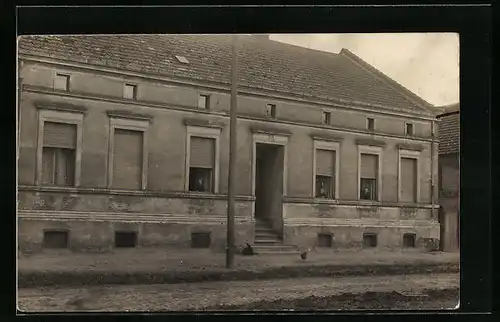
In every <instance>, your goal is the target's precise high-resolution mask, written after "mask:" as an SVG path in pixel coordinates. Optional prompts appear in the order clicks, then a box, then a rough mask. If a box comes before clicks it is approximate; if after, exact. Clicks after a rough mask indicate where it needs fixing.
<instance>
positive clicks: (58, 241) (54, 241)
mask: <svg viewBox="0 0 500 322" xmlns="http://www.w3.org/2000/svg"><path fill="white" fill-rule="evenodd" d="M43 248H47V249H64V248H68V231H67V230H46V231H44V232H43Z"/></svg>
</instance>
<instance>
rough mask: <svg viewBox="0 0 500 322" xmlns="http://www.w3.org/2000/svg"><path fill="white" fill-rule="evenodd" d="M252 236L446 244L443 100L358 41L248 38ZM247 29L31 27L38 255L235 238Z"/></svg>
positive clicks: (28, 187)
mask: <svg viewBox="0 0 500 322" xmlns="http://www.w3.org/2000/svg"><path fill="white" fill-rule="evenodd" d="M238 55H239V93H238V130H237V173H236V176H237V182H238V186H237V187H236V194H237V200H236V220H235V221H236V243H237V244H238V245H244V244H245V243H250V244H253V245H256V246H257V247H261V248H262V249H265V248H271V249H272V248H273V247H277V246H280V247H286V246H288V247H313V248H314V247H322V248H334V249H361V248H364V247H378V248H386V249H400V248H415V249H424V250H425V249H433V248H435V247H436V246H435V245H436V244H437V243H439V236H440V228H439V227H440V226H439V222H438V216H437V215H438V212H437V209H438V207H439V206H438V198H437V197H438V195H437V193H438V191H437V189H436V187H437V180H438V162H437V161H438V144H437V143H438V142H437V137H436V136H435V132H436V131H435V129H436V118H435V116H434V115H433V113H432V109H433V107H432V106H431V105H430V104H429V103H427V102H425V101H424V100H422V99H421V98H419V97H417V96H416V95H414V94H413V93H411V92H410V91H408V90H406V89H405V88H403V87H402V86H401V85H399V84H398V83H396V82H395V81H393V80H391V79H390V78H388V77H387V76H385V75H384V74H382V73H381V72H380V71H378V70H377V69H375V68H374V67H372V66H370V65H369V64H367V63H366V62H364V61H363V60H361V59H360V58H359V57H357V56H356V55H354V54H353V53H351V52H350V51H348V50H345V49H343V50H342V51H341V52H340V53H339V54H333V53H327V52H321V51H316V50H311V49H306V48H302V47H297V46H292V45H288V44H284V43H280V42H275V41H271V40H269V39H265V38H262V37H252V36H241V37H240V41H239V45H238ZM230 66H231V37H230V36H223V35H222V36H218V35H211V36H209V35H182V36H181V35H131V36H121V35H113V36H25V37H22V38H21V39H20V40H19V77H20V78H19V83H20V84H21V87H20V92H19V95H20V99H19V115H18V116H19V117H18V120H19V123H18V126H19V137H18V142H19V148H18V198H19V200H18V228H19V238H18V240H19V247H20V249H21V250H22V251H31V252H36V251H40V250H42V249H44V248H58V247H64V248H69V249H72V250H93V251H107V250H111V249H113V248H115V247H148V246H151V247H152V246H158V247H209V248H212V249H214V250H217V249H218V250H223V249H224V248H225V243H226V242H225V237H226V225H225V224H226V208H227V207H226V204H227V182H228V159H229V156H228V152H229V126H228V125H229V107H230V106H229V105H230V77H231V67H230Z"/></svg>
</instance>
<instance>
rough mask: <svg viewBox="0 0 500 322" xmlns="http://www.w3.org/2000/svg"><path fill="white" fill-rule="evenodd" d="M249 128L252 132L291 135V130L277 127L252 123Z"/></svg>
mask: <svg viewBox="0 0 500 322" xmlns="http://www.w3.org/2000/svg"><path fill="white" fill-rule="evenodd" d="M250 130H251V131H252V133H254V134H270V135H280V136H291V135H292V132H291V131H288V130H284V129H277V128H272V127H265V126H258V125H252V126H250Z"/></svg>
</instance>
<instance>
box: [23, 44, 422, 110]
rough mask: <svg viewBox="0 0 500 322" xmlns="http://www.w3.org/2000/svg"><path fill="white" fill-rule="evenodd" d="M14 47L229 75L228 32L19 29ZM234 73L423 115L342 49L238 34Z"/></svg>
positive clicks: (118, 64) (201, 75)
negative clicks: (39, 32)
mask: <svg viewBox="0 0 500 322" xmlns="http://www.w3.org/2000/svg"><path fill="white" fill-rule="evenodd" d="M19 51H20V53H21V54H30V55H36V56H43V57H51V58H55V59H60V60H67V61H73V62H83V63H87V64H92V65H98V66H108V67H113V68H119V69H125V70H131V71H138V72H145V73H149V74H157V75H162V76H166V77H173V78H180V79H191V80H198V81H205V82H212V83H218V84H224V85H228V84H230V77H231V36H229V35H86V36H24V37H22V38H21V39H20V41H19ZM176 55H177V56H184V57H185V58H187V60H188V61H189V63H188V64H185V63H181V62H179V61H178V60H177V59H176V58H175V56H176ZM239 80H240V83H239V86H241V87H242V88H252V89H260V90H268V91H272V92H278V93H283V94H288V95H292V96H299V97H304V98H307V97H312V98H316V99H320V100H327V101H332V102H339V103H340V102H343V103H352V104H359V105H367V106H374V107H379V108H387V109H392V110H405V111H414V112H418V113H424V114H428V110H427V109H426V106H429V104H428V103H427V102H425V101H424V100H422V99H420V98H419V97H417V96H416V95H414V94H412V93H410V92H409V91H408V90H406V89H404V88H403V87H402V86H401V85H399V84H397V83H395V82H394V81H392V80H391V79H389V78H388V77H387V76H385V75H383V74H382V73H380V72H379V71H377V70H375V69H374V68H372V67H371V66H369V65H368V64H367V63H365V62H363V61H362V60H361V59H359V58H358V57H356V56H355V55H354V54H352V53H350V52H349V51H347V50H342V51H341V53H340V54H334V53H328V52H322V51H317V50H312V49H307V48H302V47H298V46H293V45H289V44H284V43H280V42H276V41H270V40H266V39H262V37H261V38H259V37H252V36H241V37H240V49H239Z"/></svg>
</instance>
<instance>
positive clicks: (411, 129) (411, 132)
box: [405, 123, 413, 135]
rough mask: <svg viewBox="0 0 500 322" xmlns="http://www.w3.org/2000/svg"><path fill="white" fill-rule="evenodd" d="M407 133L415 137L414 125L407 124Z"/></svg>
mask: <svg viewBox="0 0 500 322" xmlns="http://www.w3.org/2000/svg"><path fill="white" fill-rule="evenodd" d="M405 132H406V135H413V124H411V123H405Z"/></svg>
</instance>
